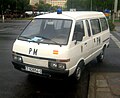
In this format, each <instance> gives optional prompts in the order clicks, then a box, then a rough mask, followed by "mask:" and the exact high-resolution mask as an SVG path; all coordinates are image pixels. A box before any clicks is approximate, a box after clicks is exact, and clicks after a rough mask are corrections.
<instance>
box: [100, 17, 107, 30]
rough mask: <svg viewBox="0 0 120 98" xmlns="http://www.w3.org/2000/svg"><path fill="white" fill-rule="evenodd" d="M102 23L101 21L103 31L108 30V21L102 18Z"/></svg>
mask: <svg viewBox="0 0 120 98" xmlns="http://www.w3.org/2000/svg"><path fill="white" fill-rule="evenodd" d="M100 21H101V25H102V26H101V27H102V31H104V30H107V29H108V25H107V21H106V19H105V18H101V19H100Z"/></svg>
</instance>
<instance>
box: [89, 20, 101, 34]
mask: <svg viewBox="0 0 120 98" xmlns="http://www.w3.org/2000/svg"><path fill="white" fill-rule="evenodd" d="M90 22H91V27H92V33H93V35H94V34H97V33H100V32H101V29H100V23H99V19H92V20H90Z"/></svg>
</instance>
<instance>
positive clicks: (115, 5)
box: [113, 0, 118, 23]
mask: <svg viewBox="0 0 120 98" xmlns="http://www.w3.org/2000/svg"><path fill="white" fill-rule="evenodd" d="M117 6H118V0H115V2H114V12H113V23H114V22H115V14H116V12H117Z"/></svg>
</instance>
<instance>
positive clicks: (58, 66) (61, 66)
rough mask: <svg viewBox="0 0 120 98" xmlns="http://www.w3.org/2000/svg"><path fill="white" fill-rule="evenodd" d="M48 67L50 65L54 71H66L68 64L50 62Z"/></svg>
mask: <svg viewBox="0 0 120 98" xmlns="http://www.w3.org/2000/svg"><path fill="white" fill-rule="evenodd" d="M48 65H49V68H52V69H57V70H65V69H66V64H64V63H57V62H49V63H48Z"/></svg>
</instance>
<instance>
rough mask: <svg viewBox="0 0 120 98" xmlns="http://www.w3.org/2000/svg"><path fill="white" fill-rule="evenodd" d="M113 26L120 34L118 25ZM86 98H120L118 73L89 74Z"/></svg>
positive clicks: (119, 76)
mask: <svg viewBox="0 0 120 98" xmlns="http://www.w3.org/2000/svg"><path fill="white" fill-rule="evenodd" d="M115 25H116V27H115V30H116V31H117V32H119V33H120V23H117V24H115ZM88 98H120V72H91V73H90V81H89V90H88Z"/></svg>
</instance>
